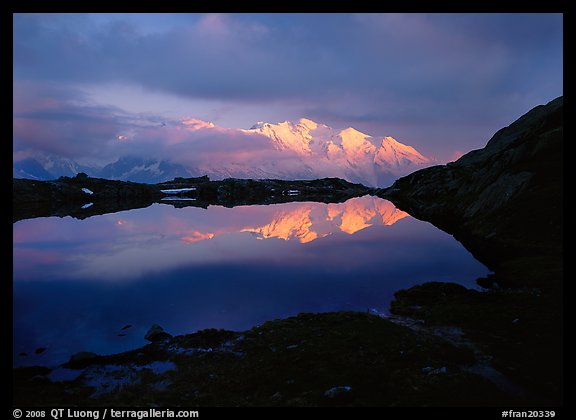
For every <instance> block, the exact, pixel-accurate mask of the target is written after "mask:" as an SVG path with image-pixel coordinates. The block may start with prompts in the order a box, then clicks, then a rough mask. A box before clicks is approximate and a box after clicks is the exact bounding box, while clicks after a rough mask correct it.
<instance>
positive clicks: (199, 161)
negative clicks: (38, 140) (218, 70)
mask: <svg viewBox="0 0 576 420" xmlns="http://www.w3.org/2000/svg"><path fill="white" fill-rule="evenodd" d="M170 130H172V131H170ZM162 132H163V133H164V134H160V135H165V136H167V137H166V140H170V136H171V135H172V136H176V138H177V139H178V140H177V141H176V142H174V144H176V145H177V148H174V149H168V148H166V149H165V150H164V151H163V153H162V155H163V157H162V158H155V157H153V156H150V155H148V156H132V155H122V156H120V157H119V158H118V159H117V160H116V161H115V162H112V163H109V164H107V165H105V166H103V167H99V168H98V167H86V166H81V165H79V164H77V163H76V162H74V161H73V160H71V159H67V158H63V157H58V156H54V155H48V154H38V155H37V156H33V157H31V158H28V159H24V160H21V161H19V162H15V163H14V165H13V174H14V177H22V178H31V179H55V178H58V177H59V176H62V175H64V176H74V175H75V174H77V173H79V172H86V173H87V174H88V175H90V176H95V177H101V178H107V179H120V180H125V181H134V182H146V183H157V182H163V181H167V180H170V179H173V178H174V177H191V176H203V175H208V176H209V177H210V178H211V179H215V180H218V179H224V178H252V179H264V178H276V179H315V178H325V177H338V178H343V179H345V180H347V181H350V182H355V183H361V184H364V185H368V186H374V187H376V186H378V187H386V186H389V185H391V184H392V183H393V181H395V180H396V179H397V178H398V177H399V176H403V175H407V174H409V173H411V172H413V171H415V170H418V169H421V168H423V167H425V166H428V165H430V164H432V163H434V162H432V161H431V160H430V159H428V158H427V157H425V156H423V155H422V154H420V153H419V152H418V151H417V150H416V149H414V148H413V147H411V146H408V145H406V144H403V143H401V142H399V141H397V140H396V139H394V138H393V137H390V136H385V137H374V136H371V135H369V134H366V133H363V132H361V131H358V130H357V129H355V128H353V127H348V128H346V129H343V130H337V129H334V128H332V127H329V126H327V125H325V124H321V123H318V122H315V121H312V120H310V119H307V118H301V119H299V120H298V121H296V122H290V121H283V122H279V123H276V124H271V123H267V122H262V121H259V122H257V123H256V124H254V125H253V126H252V127H251V128H250V129H247V130H245V129H228V128H222V127H219V126H216V125H215V124H214V123H212V122H206V121H202V120H200V119H196V118H192V117H187V118H184V119H182V120H181V121H180V125H179V126H178V125H176V126H175V127H167V128H163V129H162ZM155 135H157V134H155ZM133 138H134V139H136V141H137V139H138V134H135V135H134V136H133ZM126 141H132V140H126ZM254 144H258V145H259V146H258V147H257V148H254V146H253V145H254ZM137 146H138V145H137V144H136V145H135V147H134V150H135V151H138V147H137Z"/></svg>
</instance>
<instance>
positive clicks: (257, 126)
mask: <svg viewBox="0 0 576 420" xmlns="http://www.w3.org/2000/svg"><path fill="white" fill-rule="evenodd" d="M267 124H268V123H267V122H264V121H258V122H257V123H256V124H254V125H253V126H252V127H250V128H249V130H257V129H258V128H262V127H264V126H265V125H267Z"/></svg>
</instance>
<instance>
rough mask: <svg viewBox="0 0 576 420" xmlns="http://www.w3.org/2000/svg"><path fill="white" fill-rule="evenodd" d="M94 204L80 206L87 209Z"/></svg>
mask: <svg viewBox="0 0 576 420" xmlns="http://www.w3.org/2000/svg"><path fill="white" fill-rule="evenodd" d="M93 205H94V203H87V204H84V205H83V206H82V208H83V209H87V208H88V207H92V206H93Z"/></svg>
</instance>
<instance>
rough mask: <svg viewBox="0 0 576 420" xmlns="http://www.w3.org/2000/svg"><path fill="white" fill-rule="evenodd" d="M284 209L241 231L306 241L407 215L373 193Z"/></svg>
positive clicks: (353, 231) (259, 235)
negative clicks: (340, 201)
mask: <svg viewBox="0 0 576 420" xmlns="http://www.w3.org/2000/svg"><path fill="white" fill-rule="evenodd" d="M282 209H283V210H280V211H278V213H276V214H275V215H274V219H273V220H272V221H271V222H270V223H268V224H266V225H263V226H259V227H253V228H245V229H242V232H254V233H255V234H256V235H257V237H258V238H261V239H269V238H280V239H284V240H286V241H287V240H297V241H299V242H302V243H306V242H311V241H313V240H315V239H317V238H322V237H324V236H328V235H331V234H332V233H334V232H338V231H340V232H345V233H348V234H350V235H351V234H354V233H356V232H358V231H360V230H362V229H365V228H367V227H370V226H373V225H385V226H389V225H393V224H394V223H396V222H397V221H398V220H400V219H402V218H404V217H406V216H408V214H407V213H405V212H403V211H401V210H398V209H397V208H396V207H394V205H393V204H392V203H391V202H389V201H385V200H382V199H380V198H377V197H371V196H364V197H359V198H352V199H350V200H348V201H346V202H345V203H332V204H327V205H319V204H318V203H297V204H296V203H294V204H293V205H290V206H283V207H282Z"/></svg>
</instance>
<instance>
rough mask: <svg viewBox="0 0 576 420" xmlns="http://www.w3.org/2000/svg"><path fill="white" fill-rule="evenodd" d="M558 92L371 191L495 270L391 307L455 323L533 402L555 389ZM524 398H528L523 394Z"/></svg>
mask: <svg viewBox="0 0 576 420" xmlns="http://www.w3.org/2000/svg"><path fill="white" fill-rule="evenodd" d="M562 186H563V99H562V98H558V99H556V100H554V101H552V102H550V103H549V104H547V105H545V106H538V107H536V108H534V109H533V110H531V111H530V112H528V113H527V114H526V115H524V116H523V117H521V118H520V119H518V120H517V121H516V122H514V123H513V124H511V125H510V126H509V127H506V128H504V129H502V130H500V131H498V132H497V133H496V134H495V135H494V136H493V137H492V139H491V140H490V141H489V142H488V144H487V146H486V147H485V148H484V149H481V150H476V151H473V152H470V153H468V154H466V155H464V156H463V157H462V158H460V159H458V160H457V161H456V162H454V163H450V164H448V165H443V166H435V167H431V168H427V169H423V170H420V171H418V172H415V173H413V174H411V175H408V176H406V177H404V178H400V179H399V180H398V181H396V182H395V183H394V184H393V185H392V186H391V187H390V188H388V189H385V190H380V191H379V192H378V195H379V196H380V197H383V198H386V199H388V200H390V201H392V202H393V203H394V204H395V205H396V206H397V207H399V208H400V209H402V210H405V211H407V212H409V213H410V214H411V215H413V216H415V217H417V218H420V219H423V220H427V221H430V222H432V223H433V224H434V225H436V226H438V227H440V228H441V229H443V230H445V231H447V232H449V233H452V234H453V235H454V237H455V238H456V239H458V240H459V241H460V242H461V243H462V244H463V245H464V246H465V247H466V248H467V249H468V250H470V252H471V253H472V254H473V255H474V256H475V257H476V258H477V259H479V260H480V261H482V262H484V263H485V264H486V265H487V266H488V267H489V268H491V269H492V270H494V273H493V274H491V275H489V276H488V277H486V278H482V279H478V284H479V285H481V286H482V287H485V288H488V289H490V291H488V292H482V293H481V292H478V291H473V290H466V289H464V288H462V287H461V286H457V285H452V284H446V283H427V284H424V285H420V286H415V287H413V288H411V289H408V290H401V291H398V292H397V293H396V295H395V300H394V302H393V303H392V305H391V312H392V313H394V314H397V315H401V316H402V317H410V318H412V319H414V320H417V321H418V322H417V323H416V324H414V323H413V324H411V325H417V326H418V330H419V332H420V333H425V332H426V330H428V331H432V330H433V329H434V328H435V326H439V325H443V326H453V327H458V328H461V329H462V331H463V333H464V334H465V335H466V336H467V337H469V338H470V339H472V340H473V341H474V342H475V344H476V345H477V347H478V349H479V351H481V352H482V353H483V354H484V356H485V357H487V358H489V359H490V366H491V367H494V368H497V369H498V371H499V372H501V373H504V374H505V375H507V378H510V379H512V380H514V381H516V383H517V384H520V385H521V386H522V387H523V389H524V390H525V392H524V395H525V398H527V399H530V398H531V399H532V400H533V401H534V403H535V404H538V403H540V404H545V403H546V402H547V403H548V404H561V402H562V395H563V347H562V342H563V293H562V290H563V243H562V237H563V211H562V201H563V190H562ZM529 395H531V396H530V397H529Z"/></svg>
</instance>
